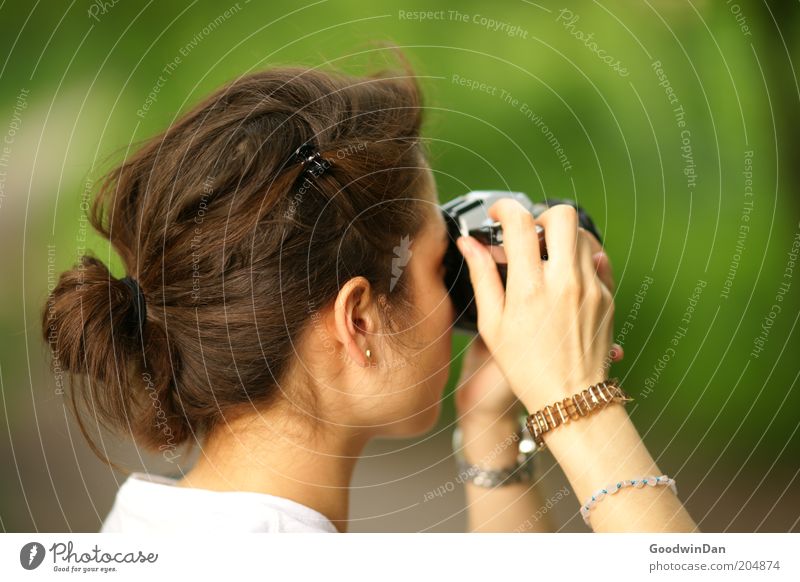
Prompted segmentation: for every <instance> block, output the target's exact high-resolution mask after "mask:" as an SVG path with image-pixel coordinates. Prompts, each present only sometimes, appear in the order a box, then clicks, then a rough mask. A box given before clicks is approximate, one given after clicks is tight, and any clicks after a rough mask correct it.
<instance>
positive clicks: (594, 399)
mask: <svg viewBox="0 0 800 582" xmlns="http://www.w3.org/2000/svg"><path fill="white" fill-rule="evenodd" d="M631 400H633V398H631V397H630V396H628V395H627V394H626V393H625V391H624V390H623V389H622V387H621V386H620V385H619V380H618V379H617V378H610V379H608V380H605V381H603V382H600V383H598V384H593V385H591V386H589V387H588V388H587V389H586V390H583V391H581V392H578V393H577V394H575V395H573V396H570V397H569V398H564V399H563V400H561V401H560V402H555V403H553V404H552V405H549V406H545V407H544V408H542V409H541V410H539V411H538V412H534V413H533V414H531V415H529V416H528V418H527V419H526V424H527V426H528V430H529V431H530V433H531V436H532V437H533V440H534V441H535V442H536V446H537V447H538V448H539V449H542V448H544V438H543V436H544V433H546V432H550V431H551V430H553V429H554V428H556V427H557V426H559V425H561V424H567V423H568V422H569V421H570V420H578V419H579V418H583V417H584V416H586V415H588V414H590V413H591V412H594V411H595V410H598V409H600V408H605V407H606V406H607V405H609V404H611V403H612V402H620V403H623V404H624V403H626V402H630V401H631Z"/></svg>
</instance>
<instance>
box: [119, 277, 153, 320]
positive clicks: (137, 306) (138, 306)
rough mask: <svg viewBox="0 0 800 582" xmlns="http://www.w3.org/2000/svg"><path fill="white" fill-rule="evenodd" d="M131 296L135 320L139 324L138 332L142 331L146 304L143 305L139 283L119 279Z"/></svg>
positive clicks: (132, 280) (126, 278)
mask: <svg viewBox="0 0 800 582" xmlns="http://www.w3.org/2000/svg"><path fill="white" fill-rule="evenodd" d="M120 282H121V283H123V284H124V285H125V286H126V287H127V288H128V289H130V292H131V295H133V308H134V310H135V311H136V319H137V321H138V323H139V332H140V333H141V332H142V331H143V330H144V324H145V322H146V321H147V304H146V303H145V298H144V293H142V288H141V287H139V283H138V282H137V281H136V279H134V278H132V277H123V278H122V279H120Z"/></svg>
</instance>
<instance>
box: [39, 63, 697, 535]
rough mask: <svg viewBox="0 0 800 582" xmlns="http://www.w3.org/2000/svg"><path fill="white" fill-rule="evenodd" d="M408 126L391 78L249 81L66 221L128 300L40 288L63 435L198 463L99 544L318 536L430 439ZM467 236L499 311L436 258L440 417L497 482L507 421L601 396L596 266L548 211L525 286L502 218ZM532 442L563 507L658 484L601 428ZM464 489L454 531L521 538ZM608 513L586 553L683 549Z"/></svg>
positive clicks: (419, 162)
mask: <svg viewBox="0 0 800 582" xmlns="http://www.w3.org/2000/svg"><path fill="white" fill-rule="evenodd" d="M421 112H422V108H421V101H420V95H419V90H418V87H417V85H416V83H415V81H414V77H413V75H412V74H411V72H410V71H408V70H406V71H403V72H401V73H400V74H397V73H395V74H391V73H383V74H378V75H375V76H372V77H365V78H355V77H349V76H345V75H340V74H330V73H323V72H320V71H317V70H302V69H273V70H268V71H264V72H259V73H255V74H251V75H249V76H246V77H243V78H240V79H237V80H235V81H233V82H231V83H229V84H228V85H226V86H224V87H223V88H221V89H220V90H218V91H217V92H215V93H214V94H212V95H211V96H210V97H208V98H207V99H206V100H205V101H203V102H202V103H201V104H199V105H198V106H197V107H195V108H194V109H193V110H192V111H190V112H189V113H187V114H186V115H184V116H183V117H182V118H181V119H180V120H179V121H178V122H177V123H176V124H175V125H173V126H171V127H170V128H169V129H167V130H166V131H165V132H164V133H163V134H162V135H159V136H157V137H155V138H153V139H151V140H150V141H149V142H147V143H146V144H144V146H143V147H142V148H141V149H139V151H138V152H137V153H136V154H135V155H133V156H132V157H130V158H128V159H126V160H125V162H124V163H123V164H122V165H121V166H119V167H118V168H116V169H114V170H113V171H112V172H111V173H110V174H109V175H108V177H107V179H106V180H105V181H104V182H103V184H102V186H101V188H100V192H99V194H98V196H97V198H96V200H95V202H94V205H93V207H92V212H91V215H90V220H91V222H92V225H93V226H94V227H95V228H96V229H97V230H98V231H99V232H100V233H101V234H102V235H103V236H105V237H106V238H108V239H109V240H110V242H111V244H112V245H113V247H114V249H115V250H116V251H117V252H118V253H119V255H120V256H121V258H122V261H123V264H124V265H125V268H126V271H127V273H128V275H127V276H125V277H122V278H115V277H114V276H112V275H111V274H110V272H109V271H108V269H107V268H106V266H104V265H103V263H102V262H101V261H99V260H97V259H96V258H92V257H84V258H83V259H82V260H81V262H80V264H79V265H77V266H76V267H75V268H74V269H73V270H71V271H68V272H65V273H63V274H62V276H61V278H60V281H59V283H58V285H57V287H56V288H55V289H54V291H53V293H52V295H51V297H50V299H49V303H48V306H47V308H46V309H45V312H44V318H43V331H44V335H45V338H46V339H47V341H48V343H49V345H50V347H51V350H52V354H53V358H54V366H56V367H58V369H60V370H64V371H67V372H69V373H70V374H73V375H74V376H75V378H74V382H73V384H74V388H73V390H72V399H71V401H72V404H73V405H74V406H75V409H76V413H77V411H78V407H79V405H80V404H81V403H85V404H87V405H88V408H89V410H90V411H91V414H92V417H93V418H92V420H93V421H94V422H96V423H99V425H101V426H104V427H107V428H111V429H114V430H116V431H118V432H122V433H123V434H127V435H128V436H130V437H131V438H133V439H135V440H136V442H137V443H139V444H140V445H141V446H144V447H147V448H149V449H151V450H153V451H160V452H162V454H163V455H164V457H165V458H166V459H167V460H172V461H174V460H175V459H177V458H178V457H180V453H179V452H178V451H180V450H181V447H182V446H183V445H187V444H195V443H196V444H199V445H200V446H201V454H200V457H199V460H198V461H197V463H196V465H195V466H194V467H192V468H191V470H189V471H188V472H187V473H186V474H185V475H183V477H182V478H181V479H170V478H166V477H161V476H155V475H149V476H148V475H145V474H143V473H134V474H132V475H131V476H130V477H129V478H128V479H127V481H126V482H125V483H124V484H123V486H122V487H121V489H120V491H119V492H118V495H117V499H116V502H115V504H114V507H113V508H112V511H111V513H110V514H109V516H108V518H107V519H106V520H105V523H104V524H103V529H102V531H184V530H194V531H197V530H214V531H221V530H230V531H325V532H336V531H340V532H343V531H346V530H347V516H348V487H349V484H350V479H351V476H352V472H353V468H354V465H355V463H356V461H357V459H358V458H359V455H360V454H361V453H362V451H363V448H364V446H365V445H366V444H367V442H368V441H369V440H370V439H372V438H374V437H377V436H412V435H418V434H421V433H424V432H425V431H427V430H429V429H430V428H431V427H432V426H433V425H434V423H435V421H436V419H437V416H438V414H439V409H440V402H441V398H442V391H443V389H444V387H445V384H446V381H447V377H448V370H449V357H450V342H451V326H452V323H453V319H454V315H455V314H454V309H453V306H452V304H451V301H450V299H449V296H448V289H447V288H446V286H445V284H444V267H443V264H442V259H443V256H444V253H445V250H446V249H447V244H448V236H447V231H446V229H445V224H444V221H443V218H442V215H441V212H440V210H439V208H438V202H439V201H438V197H437V192H436V188H435V184H434V180H433V176H432V173H431V170H430V168H429V166H428V164H427V162H426V156H425V152H424V150H423V147H422V143H421V141H420V137H419V130H420V123H421ZM491 212H492V215H493V216H494V217H495V218H496V219H498V220H499V221H500V222H501V223H502V225H503V228H504V231H505V236H506V243H505V244H506V249H507V252H508V256H509V272H508V281H507V290H504V288H503V285H502V283H501V280H500V279H499V275H498V273H497V270H496V268H495V264H494V262H493V261H492V259H491V257H490V255H489V254H488V251H487V250H486V249H485V248H484V247H482V246H481V245H480V244H478V243H477V242H476V241H475V240H471V239H469V238H462V239H460V240H459V243H458V244H459V249H460V250H461V252H462V253H463V254H464V256H465V258H466V260H467V263H468V265H469V270H470V276H471V279H472V282H473V285H474V287H475V292H476V300H477V304H478V312H479V321H478V325H479V329H480V332H481V336H482V338H483V341H481V340H478V341H476V342H475V343H474V344H473V346H472V348H471V350H470V353H469V354H468V355H467V358H466V364H465V369H464V378H463V379H462V382H461V383H460V387H459V392H458V396H457V399H456V401H457V408H458V413H459V426H460V428H461V429H462V431H463V438H464V441H463V442H464V446H463V452H464V455H465V457H466V459H467V461H468V462H471V463H476V464H478V465H479V466H478V470H481V471H490V470H492V469H498V468H503V467H507V466H508V465H509V463H513V459H514V458H515V456H516V451H514V450H513V448H514V447H506V448H505V449H501V450H500V452H499V454H496V455H492V456H490V457H487V455H486V452H487V451H490V450H495V451H497V450H498V449H497V447H496V445H497V443H500V442H503V441H504V440H506V441H507V440H508V437H509V435H514V434H515V433H516V431H517V420H516V414H517V410H516V408H517V404H518V401H519V402H521V404H522V405H524V406H525V407H526V408H527V409H528V410H529V411H531V412H533V411H535V410H538V409H540V408H542V407H543V406H545V405H546V404H549V403H550V402H552V401H555V400H559V399H563V398H564V397H567V396H569V395H570V394H572V393H573V392H575V391H576V390H577V389H579V388H582V387H586V386H590V385H592V384H596V383H598V382H601V381H603V380H605V379H606V367H607V362H606V361H605V358H606V355H607V354H608V353H609V351H610V349H611V346H610V337H611V333H612V310H613V302H612V296H611V293H610V292H609V287H610V286H611V281H610V275H609V269H608V260H607V258H606V257H605V255H604V254H602V252H600V250H601V249H600V248H599V245H597V243H596V241H594V240H593V239H591V238H590V237H589V236H588V235H587V234H586V233H585V232H584V231H582V230H579V229H578V227H577V218H576V214H575V211H574V210H573V209H571V208H570V207H567V206H556V207H553V208H552V209H550V210H548V211H547V212H546V213H544V214H543V215H542V216H541V217H540V219H538V222H539V223H540V224H542V225H543V226H544V227H545V232H546V237H547V241H546V242H547V247H548V252H549V256H550V258H549V260H548V261H546V262H543V261H542V260H541V259H540V253H539V247H538V244H539V243H538V240H537V237H536V236H535V231H534V220H533V218H532V217H531V215H530V214H529V213H527V212H526V211H525V210H523V209H522V207H521V206H520V205H519V204H518V203H516V202H513V201H510V200H503V201H501V202H498V203H497V204H495V205H494V206H493V207H492V209H491ZM398 249H400V255H402V256H400V255H398ZM398 257H399V258H401V259H402V258H403V257H405V259H404V260H400V261H398ZM409 258H410V260H409ZM598 269H599V272H600V276H602V277H604V278H605V279H606V283H603V282H602V281H601V279H600V278H599V276H598V274H597V272H596V271H597V270H598ZM484 342H485V343H484ZM616 349H617V350H618V351H617V353H616V356H615V357H617V358H618V357H620V356H621V350H619V348H618V346H616ZM613 351H614V350H612V352H613ZM78 418H79V421H80V416H78ZM81 429H82V430H83V432H84V435H85V436H86V437H87V439H89V442H90V444H91V445H92V447H93V449H94V450H95V452H96V453H98V454H99V455H100V456H101V458H105V457H104V455H102V453H101V452H100V451H99V450H98V448H97V447H96V445H94V443H92V441H91V439H90V437H89V435H88V433H87V431H86V430H85V428H84V426H83V423H82V422H81ZM543 437H544V442H543V443H542V444H546V445H547V446H548V447H550V449H551V450H552V451H553V454H554V455H555V457H556V459H557V460H558V461H559V463H560V464H561V466H562V467H563V469H564V471H565V472H566V475H567V477H568V479H569V481H570V483H571V485H572V487H573V489H574V492H575V493H576V495H577V496H578V497H579V498H580V499H588V498H589V497H590V496H591V495H593V492H594V491H595V490H596V489H597V488H598V487H601V486H603V485H605V484H608V483H611V482H612V481H616V480H619V479H626V478H630V477H634V476H645V475H660V472H659V470H658V469H657V467H656V466H655V463H654V462H653V459H652V458H651V456H650V455H649V453H648V452H647V450H646V449H645V447H644V445H643V444H642V441H641V440H640V438H639V436H638V434H637V432H636V430H635V428H634V427H633V425H632V424H631V423H630V421H629V419H628V417H627V415H626V413H625V410H624V408H623V407H622V406H621V405H620V404H616V403H612V404H610V405H608V406H607V407H606V409H604V410H602V411H600V412H597V413H595V414H592V415H590V416H587V417H586V418H582V419H580V421H576V422H573V423H569V424H568V425H565V426H560V427H558V428H555V429H554V430H552V431H549V432H548V433H547V434H545V435H543ZM106 460H107V459H106ZM466 487H467V495H468V501H469V511H470V529H471V530H474V531H478V530H496V531H521V530H525V531H542V530H544V529H546V524H545V523H543V522H535V523H530V519H529V517H530V516H531V515H532V514H534V512H535V511H536V509H537V508H539V507H540V506H541V498H542V497H541V495H540V494H539V493H538V492H537V491H536V489H535V488H533V487H531V486H530V484H528V483H525V482H514V480H508V482H507V483H504V484H500V485H498V486H496V487H493V488H490V489H487V488H484V487H479V486H478V485H477V484H476V482H474V481H471V480H468V483H467V485H466ZM625 489H626V490H623V491H620V492H619V493H617V494H616V496H615V499H613V500H609V501H606V502H603V503H597V504H596V507H593V508H592V510H591V525H592V527H593V528H594V529H595V530H596V531H622V530H652V531H688V530H692V529H694V528H695V526H694V523H693V522H692V521H691V519H690V518H689V516H688V515H687V514H686V512H685V510H684V509H683V507H682V505H681V503H680V502H679V501H678V499H677V497H676V496H675V495H674V493H672V491H671V490H670V489H668V488H665V487H646V488H644V489H641V490H639V491H634V489H635V487H626V488H625ZM526 520H527V521H528V522H529V523H527V525H526V526H525V527H524V528H521V527H520V526H521V524H523V522H525V521H526Z"/></svg>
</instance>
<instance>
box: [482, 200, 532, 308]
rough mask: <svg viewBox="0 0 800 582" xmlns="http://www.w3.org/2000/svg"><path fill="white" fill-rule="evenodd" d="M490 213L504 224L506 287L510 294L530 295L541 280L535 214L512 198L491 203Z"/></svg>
mask: <svg viewBox="0 0 800 582" xmlns="http://www.w3.org/2000/svg"><path fill="white" fill-rule="evenodd" d="M488 214H489V216H490V217H491V218H493V219H494V220H499V221H500V224H501V225H502V227H503V247H504V250H505V253H506V260H507V261H508V273H507V276H506V289H507V292H508V294H509V296H512V295H515V294H517V293H520V294H521V295H528V294H529V293H531V292H532V291H533V290H534V289H536V288H537V287H538V286H539V284H540V283H541V278H542V256H541V250H540V249H539V236H538V234H537V232H536V221H535V220H534V219H533V215H532V214H531V213H530V212H529V211H528V210H527V209H526V208H525V207H524V206H523V205H522V204H520V203H519V202H517V201H516V200H514V199H512V198H502V199H500V200H498V201H497V202H495V203H494V204H492V205H491V206H490V207H489V209H488Z"/></svg>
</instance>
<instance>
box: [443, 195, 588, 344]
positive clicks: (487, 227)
mask: <svg viewBox="0 0 800 582" xmlns="http://www.w3.org/2000/svg"><path fill="white" fill-rule="evenodd" d="M502 198H512V199H514V200H517V201H518V202H519V203H520V204H522V205H523V206H524V207H525V208H527V209H528V210H529V211H530V212H531V214H533V216H534V217H537V216H539V215H541V214H542V213H543V212H544V211H545V210H547V209H548V208H550V207H551V206H556V205H557V204H569V205H570V206H572V207H573V208H576V209H577V210H578V223H579V224H580V226H581V227H583V228H584V229H586V230H587V231H589V232H591V233H592V234H593V235H594V236H595V237H596V238H597V240H598V241H600V243H601V244H602V242H603V240H602V238H601V236H600V233H599V231H598V230H597V227H596V226H595V225H594V222H593V221H592V219H591V217H589V215H588V214H587V213H586V212H585V211H584V210H583V209H582V208H581V207H580V206H578V205H577V204H576V203H575V202H574V201H572V200H566V199H558V198H550V199H547V200H545V201H544V202H541V203H536V204H534V203H533V202H531V200H530V199H529V198H528V197H527V196H526V195H525V194H523V193H522V192H506V191H496V190H478V191H474V192H467V193H466V194H464V195H463V196H459V197H457V198H455V199H453V200H451V201H449V202H447V203H445V204H443V205H442V206H441V210H442V214H443V215H444V219H445V224H446V225H447V232H448V236H449V239H450V240H449V245H448V249H447V252H446V254H445V258H444V264H445V284H446V285H447V289H448V292H449V293H450V297H451V299H452V301H453V306H454V308H455V311H456V319H455V322H454V327H455V329H456V330H459V331H462V332H466V333H471V334H474V333H476V332H477V331H478V326H477V321H478V309H477V306H476V305H475V291H474V289H473V288H472V283H471V281H470V279H469V270H468V269H467V264H466V261H464V257H463V256H462V255H461V252H460V251H459V250H458V247H457V246H456V239H458V237H459V236H462V235H470V236H473V237H475V238H476V239H477V240H478V241H480V242H481V243H482V244H484V245H485V246H486V247H487V248H488V249H489V252H490V253H491V255H492V257H493V258H494V260H495V263H497V270H498V272H499V273H500V278H501V280H502V282H503V285H504V286H505V283H506V273H507V260H506V254H505V249H504V248H503V229H502V226H501V224H500V223H499V222H497V221H495V220H494V219H493V218H491V217H490V216H489V214H488V209H489V207H491V206H492V204H494V203H495V202H497V201H498V200H500V199H502ZM536 229H537V232H538V234H539V248H540V250H541V253H542V258H543V259H544V260H547V244H546V241H545V236H544V229H543V228H542V227H541V225H537V226H536Z"/></svg>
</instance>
